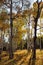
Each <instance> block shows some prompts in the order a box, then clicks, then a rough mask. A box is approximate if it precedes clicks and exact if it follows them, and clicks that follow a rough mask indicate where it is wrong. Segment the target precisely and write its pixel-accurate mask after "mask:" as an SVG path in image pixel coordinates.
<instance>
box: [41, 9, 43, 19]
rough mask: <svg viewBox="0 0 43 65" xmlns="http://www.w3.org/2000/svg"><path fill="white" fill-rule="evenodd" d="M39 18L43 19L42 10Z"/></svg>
mask: <svg viewBox="0 0 43 65" xmlns="http://www.w3.org/2000/svg"><path fill="white" fill-rule="evenodd" d="M40 18H43V9H42V10H41V14H40Z"/></svg>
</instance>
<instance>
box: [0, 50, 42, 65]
mask: <svg viewBox="0 0 43 65" xmlns="http://www.w3.org/2000/svg"><path fill="white" fill-rule="evenodd" d="M1 56H2V58H1V59H2V60H1V61H0V65H43V50H39V49H38V50H36V60H32V59H31V56H32V52H30V51H27V50H17V51H16V52H15V53H14V58H13V59H9V54H8V53H7V52H5V51H3V52H2V55H1Z"/></svg>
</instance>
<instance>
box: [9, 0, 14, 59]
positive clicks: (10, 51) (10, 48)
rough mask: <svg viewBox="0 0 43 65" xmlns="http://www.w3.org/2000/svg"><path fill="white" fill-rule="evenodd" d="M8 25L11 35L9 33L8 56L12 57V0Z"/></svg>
mask: <svg viewBox="0 0 43 65" xmlns="http://www.w3.org/2000/svg"><path fill="white" fill-rule="evenodd" d="M10 27H11V35H10V45H9V58H10V59H12V58H13V50H12V28H13V22H12V0H11V5H10Z"/></svg>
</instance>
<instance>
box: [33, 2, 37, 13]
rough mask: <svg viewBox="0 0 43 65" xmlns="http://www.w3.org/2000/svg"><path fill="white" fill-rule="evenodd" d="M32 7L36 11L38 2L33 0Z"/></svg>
mask: <svg viewBox="0 0 43 65" xmlns="http://www.w3.org/2000/svg"><path fill="white" fill-rule="evenodd" d="M33 9H34V10H35V11H36V12H37V11H38V4H37V3H36V2H35V3H34V4H33Z"/></svg>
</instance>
